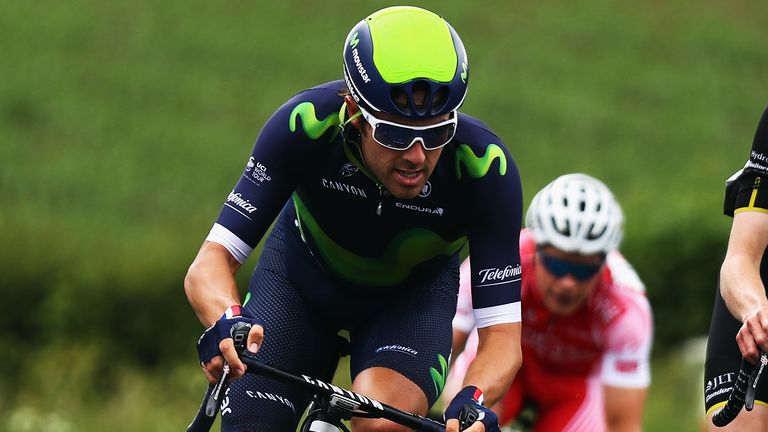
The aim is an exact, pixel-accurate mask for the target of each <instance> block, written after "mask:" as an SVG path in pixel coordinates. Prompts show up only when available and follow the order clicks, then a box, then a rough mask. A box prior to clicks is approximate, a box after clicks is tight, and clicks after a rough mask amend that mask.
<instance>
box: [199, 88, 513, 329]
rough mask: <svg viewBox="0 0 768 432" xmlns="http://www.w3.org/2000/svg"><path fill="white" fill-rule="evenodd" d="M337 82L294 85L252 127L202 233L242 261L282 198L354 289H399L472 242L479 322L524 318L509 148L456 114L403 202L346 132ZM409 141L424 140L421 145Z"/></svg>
mask: <svg viewBox="0 0 768 432" xmlns="http://www.w3.org/2000/svg"><path fill="white" fill-rule="evenodd" d="M346 92H347V90H346V86H345V84H344V82H343V81H341V80H339V81H333V82H329V83H325V84H322V85H320V86H317V87H314V88H311V89H308V90H305V91H303V92H300V93H299V94H297V95H296V96H294V97H293V98H291V99H290V100H288V102H286V103H285V104H284V105H282V106H281V107H280V108H279V109H278V110H277V111H276V112H275V113H274V114H273V115H272V116H271V117H270V119H269V120H268V121H267V122H266V124H265V125H264V127H263V129H262V130H261V132H260V133H259V136H258V138H257V140H256V143H255V145H254V148H253V152H252V153H251V155H250V157H249V159H248V161H247V163H246V166H245V170H244V172H243V173H242V176H241V177H240V180H239V181H238V183H237V185H236V186H235V188H234V189H233V190H232V191H231V192H230V193H229V196H228V197H227V199H226V202H225V204H224V207H223V208H222V211H221V213H220V215H219V217H218V220H217V221H216V224H215V225H214V227H213V229H212V230H211V233H210V234H209V236H208V240H211V241H215V242H217V243H221V244H222V245H224V246H225V247H226V248H227V249H228V250H229V251H230V253H232V255H233V256H235V257H236V258H237V259H238V260H239V261H240V262H241V263H242V262H243V261H245V259H246V258H247V257H248V255H249V254H250V253H251V252H252V251H253V249H254V248H255V246H256V245H257V244H258V242H259V241H260V240H261V238H262V237H263V236H264V235H265V233H266V232H267V230H268V229H269V226H270V224H271V223H272V222H273V221H274V220H275V218H276V217H277V215H278V213H279V212H280V211H281V208H283V206H284V205H285V204H286V202H287V201H289V200H291V201H292V206H293V207H294V209H295V213H296V219H297V225H298V227H299V229H300V231H301V235H302V238H303V239H304V241H305V243H306V244H307V247H309V249H310V251H311V252H312V254H313V255H314V256H315V257H316V259H317V260H318V261H319V264H320V265H321V266H322V267H324V268H325V269H326V270H328V271H329V272H331V274H333V275H335V276H336V277H338V279H339V280H340V281H341V282H342V283H344V284H348V285H350V286H355V287H373V288H376V289H396V288H397V287H399V286H405V285H407V284H406V282H407V281H409V280H411V279H412V278H416V277H425V276H429V275H430V274H431V273H432V272H435V271H437V270H436V269H438V268H440V266H442V265H444V264H445V263H446V262H447V261H448V259H449V258H450V257H451V256H452V255H455V254H456V253H458V252H459V251H460V250H461V249H462V247H463V246H464V245H465V244H466V243H469V251H470V253H471V255H472V266H473V271H472V283H473V304H474V307H475V310H476V315H477V316H478V319H479V324H481V326H488V325H492V324H496V323H501V322H516V321H519V320H520V312H519V310H520V303H519V302H520V273H521V271H520V257H519V249H518V239H519V232H520V223H521V219H522V190H521V184H520V177H519V173H518V171H517V167H516V165H515V163H514V161H513V160H512V158H511V157H510V155H509V153H508V151H507V149H506V147H505V145H504V144H503V142H502V141H501V140H500V139H499V137H498V136H496V135H495V134H494V133H493V132H491V131H490V130H489V129H488V128H487V127H486V126H485V125H483V124H482V123H481V122H479V121H478V120H476V119H474V118H472V117H470V116H467V115H465V114H462V113H459V119H458V126H457V130H456V134H455V136H454V138H453V140H452V141H451V142H450V143H449V144H448V145H447V146H445V147H444V148H443V151H442V153H441V155H440V158H439V160H438V162H437V165H436V167H435V169H434V172H433V173H432V175H431V177H430V178H429V179H428V182H427V183H426V184H425V186H424V187H423V189H422V190H421V193H419V196H418V197H416V198H414V199H398V198H396V197H394V196H393V195H391V194H389V193H388V191H387V190H386V189H384V187H383V186H381V185H380V183H379V182H378V181H377V180H376V179H375V177H373V176H372V175H371V174H370V173H369V172H368V170H367V169H366V167H365V165H364V164H363V163H362V158H361V157H360V153H359V147H358V145H357V144H356V141H355V140H354V139H352V138H350V137H349V135H350V133H349V132H355V131H356V130H354V131H350V130H351V129H354V128H353V127H352V126H351V125H349V126H348V127H346V129H348V130H347V132H345V131H344V129H345V128H344V127H343V126H344V123H345V117H346V107H345V106H344V98H343V96H344V94H346ZM416 145H419V144H418V143H417V144H416Z"/></svg>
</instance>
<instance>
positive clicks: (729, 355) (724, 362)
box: [704, 286, 768, 414]
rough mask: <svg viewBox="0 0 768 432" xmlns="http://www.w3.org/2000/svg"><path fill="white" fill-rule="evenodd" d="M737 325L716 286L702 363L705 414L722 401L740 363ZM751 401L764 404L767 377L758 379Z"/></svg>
mask: <svg viewBox="0 0 768 432" xmlns="http://www.w3.org/2000/svg"><path fill="white" fill-rule="evenodd" d="M740 328H741V322H740V321H739V320H737V319H736V318H734V317H733V315H731V313H730V312H729V311H728V307H727V306H726V305H725V302H724V301H723V297H722V296H721V295H720V287H719V286H718V289H717V293H716V295H715V306H714V309H713V311H712V322H711V323H710V326H709V340H708V341H707V359H706V363H705V366H704V408H705V409H706V412H707V414H709V413H711V412H714V411H716V410H718V409H720V408H722V407H723V405H725V402H726V401H727V400H728V395H729V394H730V392H731V389H732V388H733V385H734V384H735V383H736V375H737V374H738V372H739V367H740V366H741V351H739V346H738V345H737V344H736V333H738V331H739V329H740ZM755 403H756V404H761V405H765V406H768V380H760V381H759V382H758V387H757V392H756V393H755Z"/></svg>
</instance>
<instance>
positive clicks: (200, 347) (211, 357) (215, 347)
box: [197, 307, 264, 384]
mask: <svg viewBox="0 0 768 432" xmlns="http://www.w3.org/2000/svg"><path fill="white" fill-rule="evenodd" d="M232 309H234V311H233V310H232ZM236 323H247V324H251V325H252V327H251V329H250V331H249V332H248V340H247V341H246V345H245V346H246V349H247V350H248V351H251V352H252V353H255V352H256V351H258V349H259V347H260V346H261V343H262V341H263V340H264V326H263V323H262V322H261V320H258V319H256V318H254V317H251V316H249V315H247V314H246V313H245V311H243V310H241V309H240V308H239V307H237V308H235V307H232V308H230V309H228V310H227V312H226V313H225V314H224V316H222V317H221V319H219V320H218V321H216V322H215V323H214V324H213V325H212V326H211V327H209V328H207V329H206V330H205V332H203V334H202V336H200V339H199V340H198V341H197V354H198V357H199V359H200V365H201V366H202V367H203V371H204V372H205V377H206V378H207V379H208V382H210V383H212V384H215V383H216V382H217V381H218V380H219V378H220V377H221V374H222V368H223V366H224V362H225V361H226V363H227V364H228V365H229V377H230V378H231V379H237V378H240V377H242V376H243V374H245V368H246V367H245V364H243V362H241V361H240V358H239V357H238V352H237V351H236V350H235V345H234V342H233V341H232V335H231V331H232V326H234V325H235V324H236Z"/></svg>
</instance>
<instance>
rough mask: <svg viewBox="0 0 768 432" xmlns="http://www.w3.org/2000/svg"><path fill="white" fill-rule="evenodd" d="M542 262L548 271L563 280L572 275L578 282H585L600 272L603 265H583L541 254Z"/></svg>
mask: <svg viewBox="0 0 768 432" xmlns="http://www.w3.org/2000/svg"><path fill="white" fill-rule="evenodd" d="M541 258H542V259H541V261H542V263H543V264H544V267H546V269H547V271H549V272H550V273H552V274H553V275H554V276H556V277H558V278H561V277H565V276H566V275H568V274H570V275H572V276H573V277H574V278H575V279H576V280H579V281H585V280H587V279H589V278H591V277H592V276H594V275H596V274H597V272H599V271H600V268H601V267H602V264H581V263H576V262H573V261H568V260H563V259H559V258H555V257H553V256H551V255H547V254H544V253H542V254H541Z"/></svg>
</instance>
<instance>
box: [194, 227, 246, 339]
mask: <svg viewBox="0 0 768 432" xmlns="http://www.w3.org/2000/svg"><path fill="white" fill-rule="evenodd" d="M239 268H240V263H239V262H238V261H237V260H236V259H235V258H234V257H233V256H232V255H231V254H230V253H229V252H228V251H227V250H226V249H225V248H224V247H223V246H221V245H219V244H218V243H213V242H205V243H204V244H203V246H202V247H201V248H200V252H198V254H197V257H196V258H195V261H194V262H193V263H192V265H191V266H190V267H189V271H188V272H187V276H186V278H185V279H184V291H185V293H186V294H187V299H188V300H189V303H190V304H191V305H192V309H194V311H195V313H196V314H197V317H198V319H200V322H201V323H203V325H204V326H206V327H208V326H210V325H212V324H213V323H214V322H215V321H216V320H218V319H219V318H220V317H221V315H222V313H223V312H224V311H225V310H226V309H227V308H228V307H230V306H232V305H233V304H239V303H240V300H239V294H238V290H237V283H236V281H235V276H234V275H235V273H236V272H237V270H238V269H239Z"/></svg>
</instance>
